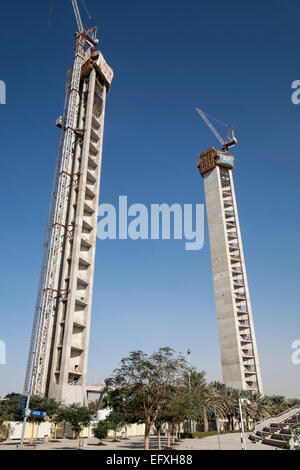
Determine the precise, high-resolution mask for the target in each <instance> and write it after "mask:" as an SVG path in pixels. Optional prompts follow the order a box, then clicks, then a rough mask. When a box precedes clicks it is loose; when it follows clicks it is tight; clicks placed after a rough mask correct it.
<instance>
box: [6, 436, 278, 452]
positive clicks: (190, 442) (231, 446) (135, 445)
mask: <svg viewBox="0 0 300 470" xmlns="http://www.w3.org/2000/svg"><path fill="white" fill-rule="evenodd" d="M161 441H162V449H163V448H164V447H165V446H166V444H167V441H166V438H165V437H162V439H161ZM97 442H98V441H97V439H94V438H89V439H88V441H87V445H86V447H84V450H129V451H130V450H142V449H143V448H144V439H143V437H131V438H129V439H128V440H126V439H120V440H118V442H113V440H112V439H104V441H103V443H104V444H105V445H103V446H98V445H97ZM18 443H19V442H18V441H8V442H5V443H2V444H0V450H15V449H16V448H17V444H18ZM220 444H221V450H240V449H241V443H240V434H239V433H233V434H222V435H221V436H220ZM246 445H247V450H275V448H274V447H271V446H266V445H264V444H259V443H257V444H254V443H253V442H252V441H249V439H248V435H247V437H246ZM77 447H78V440H77V439H76V440H73V439H60V440H59V441H57V442H54V441H51V440H49V442H48V443H47V444H43V443H42V441H38V443H37V444H36V447H35V448H33V447H26V446H25V447H24V449H25V450H26V449H31V450H32V449H38V450H74V449H76V448H77ZM173 448H174V450H179V451H180V450H218V449H219V445H218V437H217V436H208V437H205V438H202V439H182V441H181V442H178V443H176V445H174V446H173ZM150 449H151V450H157V438H156V437H151V438H150Z"/></svg>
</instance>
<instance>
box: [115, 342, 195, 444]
mask: <svg viewBox="0 0 300 470" xmlns="http://www.w3.org/2000/svg"><path fill="white" fill-rule="evenodd" d="M186 370H187V363H186V361H185V359H184V358H183V357H182V356H175V352H174V351H173V349H171V348H168V347H165V348H160V349H159V350H158V351H157V352H155V353H153V354H152V355H151V356H148V355H147V354H145V353H144V352H142V351H134V352H131V353H130V355H129V357H126V358H124V359H122V361H121V366H120V368H118V369H116V370H115V371H114V374H113V376H112V377H111V378H109V379H107V380H106V386H107V388H108V390H109V398H110V402H111V405H112V407H113V409H114V410H118V411H119V412H120V413H121V414H122V413H126V415H127V416H130V418H131V419H130V420H131V422H132V421H136V422H142V423H145V449H149V434H150V429H151V426H152V425H153V424H154V422H155V420H156V419H157V417H158V414H159V413H160V411H161V410H162V408H163V407H164V405H165V404H166V403H167V402H169V401H171V399H172V393H173V392H174V390H175V388H176V386H178V385H180V384H182V383H183V381H184V375H185V373H186Z"/></svg>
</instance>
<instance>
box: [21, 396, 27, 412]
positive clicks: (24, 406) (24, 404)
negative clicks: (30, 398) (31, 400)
mask: <svg viewBox="0 0 300 470" xmlns="http://www.w3.org/2000/svg"><path fill="white" fill-rule="evenodd" d="M26 403H27V398H26V397H24V398H21V399H20V404H19V408H20V410H24V408H26Z"/></svg>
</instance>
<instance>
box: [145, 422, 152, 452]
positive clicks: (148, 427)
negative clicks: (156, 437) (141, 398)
mask: <svg viewBox="0 0 300 470" xmlns="http://www.w3.org/2000/svg"><path fill="white" fill-rule="evenodd" d="M150 429H151V423H150V422H149V421H146V423H145V450H149V436H150Z"/></svg>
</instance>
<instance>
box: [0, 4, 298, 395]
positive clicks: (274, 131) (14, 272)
mask: <svg viewBox="0 0 300 470" xmlns="http://www.w3.org/2000/svg"><path fill="white" fill-rule="evenodd" d="M86 4H87V6H88V8H89V10H90V13H91V14H92V16H93V18H94V20H95V22H96V24H98V25H99V30H100V35H99V38H100V49H101V50H102V52H103V54H104V56H105V58H106V59H107V61H108V62H109V64H110V65H111V66H112V68H113V69H114V72H115V78H114V81H113V84H112V87H111V91H110V93H109V95H108V98H107V109H106V122H105V135H104V153H103V167H102V180H101V192H100V201H101V202H106V203H115V202H116V201H117V200H118V196H119V195H127V196H128V202H129V203H130V204H131V203H136V202H140V203H145V204H150V203H162V202H166V203H169V204H172V203H174V202H178V203H181V204H183V203H194V204H195V203H204V202H205V201H204V190H203V182H202V179H201V177H200V175H199V173H198V170H197V168H196V160H197V154H198V153H199V151H200V150H204V149H205V148H208V147H210V146H211V145H214V146H218V142H217V141H216V140H215V137H214V136H213V135H212V134H211V133H210V131H209V129H208V128H207V127H206V126H205V124H204V123H203V121H202V119H201V118H200V116H199V115H198V114H197V113H196V112H195V111H194V107H195V106H199V107H200V108H202V109H204V110H205V111H207V112H208V113H210V114H212V115H213V116H216V117H217V118H218V119H220V120H222V121H225V122H228V123H230V124H233V125H234V126H235V130H236V135H237V137H238V141H239V142H238V145H237V147H236V148H235V156H236V169H235V171H234V178H235V185H236V193H237V201H238V207H239V215H240V224H241V230H242V236H243V244H244V249H245V257H246V263H247V269H248V280H249V286H250V294H251V299H252V307H253V314H254V321H255V326H256V336H257V343H258V349H259V354H260V361H261V369H262V378H263V384H264V388H265V393H267V394H275V393H276V394H286V395H287V396H290V397H292V396H298V397H299V396H300V380H299V374H300V365H298V366H296V365H293V364H292V362H291V354H292V349H291V343H292V341H293V340H295V339H300V327H299V326H300V321H299V261H300V260H299V248H298V244H299V169H300V168H299V137H300V136H299V134H300V131H299V129H300V126H299V123H300V105H298V106H296V105H294V104H292V102H291V99H290V96H291V92H292V90H291V83H292V81H294V80H296V79H300V70H299V47H300V32H299V14H300V5H299V2H297V1H296V0H290V1H289V2H286V1H279V0H272V1H271V0H269V1H266V0H265V1H258V0H255V1H251V2H240V1H235V0H228V1H227V2H224V1H221V0H212V1H210V2H204V1H199V0H197V1H196V0H186V1H185V2H182V1H177V0H172V1H171V0H163V1H161V0H160V1H158V0H152V1H151V2H147V1H142V2H141V1H131V0H128V1H126V2H124V1H121V0H111V1H110V2H104V1H100V0H99V1H96V0H94V1H93V0H86ZM79 5H80V8H81V11H82V16H83V17H84V10H83V8H82V4H81V2H80V1H79ZM50 8H54V10H53V13H52V15H51V22H50V24H49V9H50ZM85 19H87V17H86V16H85ZM86 23H87V21H86ZM50 26H51V27H50ZM75 29H76V24H75V18H74V15H73V11H72V8H71V2H70V1H68V0H64V1H61V0H60V1H55V2H53V1H52V2H49V1H46V0H45V1H43V2H40V1H37V0H32V1H27V2H23V1H14V2H3V4H2V5H1V17H0V46H1V48H0V50H1V66H0V80H4V81H5V82H6V86H7V104H6V105H0V133H1V155H2V158H1V167H2V170H1V176H2V178H1V186H0V189H1V192H2V196H1V219H2V230H1V241H2V243H1V266H2V269H1V327H0V340H2V341H5V342H6V346H7V364H6V365H0V395H3V394H5V393H8V392H11V391H16V392H17V391H21V390H22V385H23V380H24V373H25V365H26V359H27V353H28V347H29V338H30V332H31V326H32V318H33V309H34V302H35V295H36V289H37V284H38V275H39V269H40V262H41V256H42V243H43V236H44V230H45V224H46V221H47V213H48V206H49V198H50V191H51V184H52V178H53V172H54V165H55V158H56V152H57V145H58V137H59V132H58V130H57V128H56V127H55V120H56V118H57V116H58V115H60V114H61V113H62V107H63V100H64V88H65V77H66V72H67V68H68V67H69V66H70V64H71V63H72V59H73V32H74V31H75ZM219 130H220V131H222V132H224V131H223V129H220V128H219ZM205 237H206V238H205V245H204V248H203V249H202V250H201V251H185V249H184V242H183V241H180V240H175V241H174V240H173V241H167V240H157V241H153V240H139V241H130V240H106V241H98V242H97V254H96V267H95V283H94V298H93V309H92V328H91V343H90V356H89V369H88V381H89V383H99V382H101V381H102V380H103V379H104V378H105V377H107V376H108V375H109V374H110V373H111V371H112V370H113V369H114V368H115V367H116V366H117V365H118V363H119V360H120V359H121V358H122V357H124V356H126V355H127V354H128V353H129V351H132V350H135V349H143V350H144V351H146V352H149V353H151V352H152V351H154V350H155V349H157V348H158V347H160V346H166V345H168V346H172V347H173V348H175V349H176V350H177V351H178V352H182V353H186V350H187V348H191V350H192V356H191V358H192V363H193V364H194V365H195V366H196V367H197V368H198V369H200V370H202V369H205V370H206V371H207V376H208V379H210V380H221V365H220V353H219V345H218V332H217V320H216V311H215V301H214V291H213V281H212V272H211V263H210V255H209V243H208V235H207V227H206V233H205Z"/></svg>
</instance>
